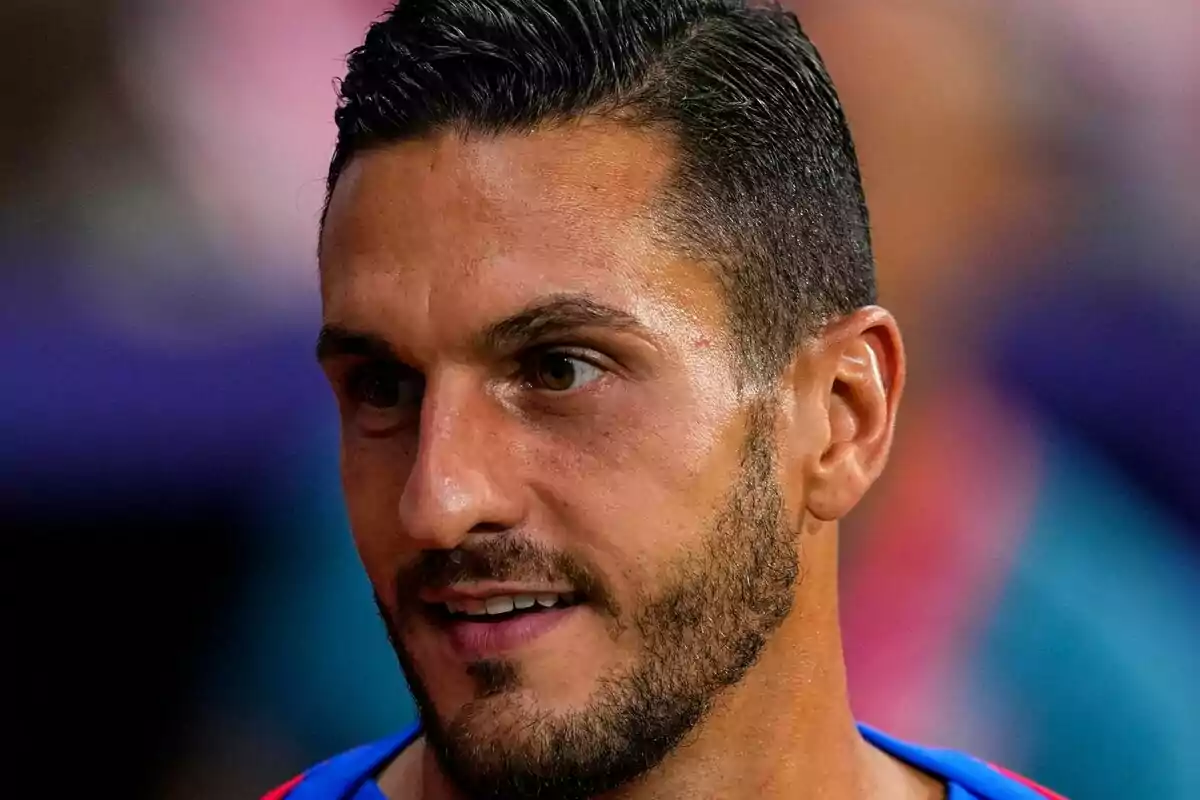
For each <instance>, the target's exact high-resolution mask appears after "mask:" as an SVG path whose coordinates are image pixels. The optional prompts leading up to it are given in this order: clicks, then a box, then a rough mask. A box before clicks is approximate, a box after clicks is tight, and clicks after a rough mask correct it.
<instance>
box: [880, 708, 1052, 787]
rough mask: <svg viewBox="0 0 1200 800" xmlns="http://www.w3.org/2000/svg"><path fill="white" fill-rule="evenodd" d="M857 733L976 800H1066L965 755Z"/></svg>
mask: <svg viewBox="0 0 1200 800" xmlns="http://www.w3.org/2000/svg"><path fill="white" fill-rule="evenodd" d="M859 730H860V731H862V735H863V738H865V739H866V740H867V741H868V742H870V743H871V744H873V745H874V746H875V747H877V748H879V749H880V750H882V751H884V752H885V753H887V754H888V755H890V756H892V757H893V758H898V759H900V760H901V761H904V762H906V763H908V764H911V765H912V766H914V767H916V768H917V769H920V770H922V771H924V772H927V773H929V774H930V775H934V776H936V777H938V778H941V779H942V780H943V781H945V782H946V783H947V784H951V785H954V786H961V787H962V788H963V789H964V790H966V791H967V792H969V793H970V795H969V796H971V797H975V798H978V800H1067V798H1065V797H1063V796H1062V795H1059V794H1055V793H1054V792H1052V791H1050V790H1049V789H1046V788H1045V787H1042V786H1038V785H1037V784H1036V783H1034V782H1033V781H1031V780H1029V779H1028V778H1024V777H1022V776H1020V775H1017V774H1016V773H1014V772H1010V771H1009V770H1006V769H1003V768H1001V767H997V766H995V765H993V764H989V763H987V762H986V761H982V760H980V759H978V758H975V757H974V756H970V755H967V754H966V753H960V752H958V751H956V750H946V749H941V748H933V747H921V746H919V745H915V744H911V743H909V742H903V741H900V740H899V739H895V738H893V737H891V736H888V735H887V734H885V733H883V732H881V731H878V730H876V729H874V728H871V727H869V726H866V725H860V726H859ZM952 794H953V793H952Z"/></svg>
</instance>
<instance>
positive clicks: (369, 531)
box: [341, 441, 407, 602]
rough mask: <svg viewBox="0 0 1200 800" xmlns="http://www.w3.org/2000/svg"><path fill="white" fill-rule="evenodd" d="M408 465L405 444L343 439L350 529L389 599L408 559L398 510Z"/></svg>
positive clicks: (370, 573)
mask: <svg viewBox="0 0 1200 800" xmlns="http://www.w3.org/2000/svg"><path fill="white" fill-rule="evenodd" d="M406 463H407V462H406V454H405V452H403V448H399V447H397V446H395V445H394V444H392V443H388V442H384V441H373V442H369V443H361V442H358V443H356V442H346V441H343V443H342V455H341V468H342V492H343V495H344V496H345V501H346V513H347V517H348V519H349V523H350V532H351V535H352V536H353V538H354V545H355V547H356V548H357V549H358V555H359V558H360V559H361V560H362V563H363V567H364V568H365V569H366V571H367V576H368V577H369V578H370V580H371V583H372V585H374V587H375V589H376V591H377V592H379V594H380V596H381V597H382V598H383V599H384V600H385V601H388V602H390V600H389V598H390V594H391V582H392V580H393V579H394V577H395V575H396V572H397V570H398V568H399V566H400V562H401V561H402V559H403V557H404V556H403V550H402V539H401V537H400V536H399V531H398V529H397V525H398V521H397V512H398V508H399V504H400V497H401V495H402V493H403V491H404V475H405V474H406V470H405V468H404V465H405V464H406Z"/></svg>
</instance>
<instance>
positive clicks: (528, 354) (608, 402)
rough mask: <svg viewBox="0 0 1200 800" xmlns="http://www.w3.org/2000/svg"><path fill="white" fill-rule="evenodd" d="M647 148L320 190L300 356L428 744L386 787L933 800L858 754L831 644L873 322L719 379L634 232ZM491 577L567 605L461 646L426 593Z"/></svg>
mask: <svg viewBox="0 0 1200 800" xmlns="http://www.w3.org/2000/svg"><path fill="white" fill-rule="evenodd" d="M672 159H673V155H672V142H671V140H670V138H669V137H667V136H665V135H663V134H661V133H656V132H652V131H646V130H635V129H632V128H630V127H628V126H625V125H622V124H620V123H617V122H612V121H604V120H591V119H585V120H577V121H573V122H570V123H566V124H562V125H559V126H555V127H546V128H540V129H538V130H536V131H533V132H531V133H528V134H524V135H515V134H511V135H510V134H502V135H499V136H466V137H464V136H463V135H461V134H460V133H458V132H456V131H453V130H449V131H444V132H439V133H437V134H435V135H432V136H430V137H428V138H424V139H420V140H415V141H408V142H402V143H398V144H394V145H389V146H387V147H385V148H380V149H376V150H372V151H369V152H365V153H361V154H359V155H358V156H356V157H355V158H354V160H353V161H352V162H351V163H350V164H349V165H348V167H347V169H346V170H345V172H344V173H343V174H342V176H341V177H340V179H339V180H338V183H337V186H336V188H335V191H334V193H333V196H332V199H331V204H330V209H329V213H328V216H327V219H326V224H325V229H324V234H323V240H322V250H321V281H322V299H323V304H324V317H325V329H324V332H323V334H322V337H321V342H320V344H319V348H318V350H319V357H320V358H321V362H322V365H323V367H324V368H325V370H326V372H327V374H328V376H329V379H330V382H331V384H332V385H333V387H334V391H335V394H336V395H337V398H338V403H339V407H340V411H341V415H342V426H343V433H342V468H343V483H344V488H345V493H346V499H347V506H348V510H349V514H350V520H351V526H352V529H353V532H354V538H355V543H356V545H357V547H358V550H359V553H360V555H361V558H362V561H363V564H364V566H365V567H366V570H367V573H368V576H369V578H370V580H371V582H372V584H373V586H374V588H375V591H376V595H377V598H378V602H379V604H380V610H381V613H382V614H383V616H384V619H385V621H386V622H387V624H388V627H389V630H390V632H391V634H392V637H393V641H394V644H395V645H396V648H397V652H398V655H399V656H400V660H401V663H402V664H403V666H404V668H405V672H406V674H407V675H408V676H409V678H410V682H411V683H412V684H413V688H414V693H415V695H416V696H417V699H418V701H419V704H420V706H421V710H422V716H423V721H424V722H425V725H426V729H427V731H428V735H427V737H426V738H425V739H422V740H421V741H420V742H418V743H417V744H416V745H414V746H412V747H410V748H408V749H407V750H406V751H405V752H404V753H402V754H401V755H400V756H399V757H398V758H397V759H396V760H395V761H394V762H393V763H392V764H391V765H389V766H388V767H387V768H386V769H385V770H384V771H383V772H382V774H381V775H380V776H379V783H380V787H381V788H382V789H383V791H384V792H385V794H387V796H389V797H392V798H453V797H460V796H463V795H464V791H463V790H464V788H466V789H469V790H470V792H471V794H475V795H479V794H483V793H485V792H488V791H491V792H495V793H497V794H499V793H500V791H501V790H500V789H497V788H495V787H496V786H505V785H508V784H504V783H503V781H504V780H507V779H509V778H512V776H513V775H517V776H518V777H516V778H512V780H513V781H514V782H513V783H512V784H511V786H510V789H511V791H512V792H514V793H515V792H517V791H518V790H519V789H522V788H527V787H528V786H530V785H532V784H530V783H528V782H526V783H522V782H521V781H522V780H524V781H529V780H533V779H534V778H545V777H546V776H547V775H548V774H549V773H550V772H554V771H557V772H555V774H558V773H560V772H561V773H562V774H561V775H560V776H559V777H560V778H561V780H560V783H559V784H548V785H553V786H555V787H556V790H555V796H571V793H572V792H577V793H579V795H580V796H586V793H585V791H584V788H583V787H587V786H593V787H595V786H601V784H599V783H596V780H598V777H597V776H600V777H601V778H602V776H603V775H605V774H624V772H628V773H629V778H630V779H629V780H625V781H621V782H620V785H615V786H604V787H603V788H604V792H603V794H604V795H605V796H614V797H616V796H620V797H639V798H640V797H685V796H706V797H729V798H737V797H764V798H770V797H788V798H792V797H812V798H831V799H835V800H836V799H839V798H845V800H850V798H856V799H857V798H931V797H940V796H943V790H942V787H940V786H939V785H938V784H937V783H936V782H935V781H933V780H932V779H930V778H928V777H926V776H924V775H922V774H920V773H917V772H916V771H914V770H911V769H910V768H908V767H907V766H904V765H901V764H899V763H898V762H895V761H893V760H892V759H890V758H889V757H887V756H885V755H883V754H882V753H879V752H878V751H876V750H874V749H873V748H871V747H870V746H868V745H867V744H866V743H865V742H864V741H863V740H862V739H861V737H860V736H859V735H858V733H857V731H856V729H855V727H854V721H853V717H852V715H851V712H850V708H849V702H848V699H847V692H846V685H845V678H844V673H843V667H842V657H841V641H840V637H839V633H838V620H837V583H836V569H837V520H838V519H839V518H841V517H842V516H843V515H844V514H846V513H847V512H848V511H849V510H850V509H851V508H852V507H853V506H854V505H855V504H856V503H857V502H858V500H859V498H860V497H861V496H862V494H863V493H864V492H865V491H866V490H867V488H868V487H869V486H870V484H871V483H872V482H873V481H874V480H875V478H876V477H877V476H878V474H879V472H880V470H881V469H882V467H883V464H884V462H885V461H886V457H887V452H888V448H889V446H890V442H891V438H892V428H893V424H894V420H895V413H896V407H897V404H898V402H899V397H900V394H901V389H902V385H903V376H904V359H903V349H902V346H901V343H900V338H899V333H898V331H897V329H896V326H895V323H894V321H893V320H892V318H891V316H890V315H889V314H888V313H887V312H885V311H883V310H882V309H879V308H867V309H861V310H860V311H858V312H856V313H854V314H852V315H850V316H848V317H846V318H843V319H839V320H835V321H832V322H830V323H829V324H828V325H827V326H826V327H825V328H824V329H823V330H822V331H821V332H820V334H819V335H817V336H815V337H814V338H813V339H812V341H811V342H809V343H808V344H806V345H805V346H804V347H802V348H800V349H799V351H798V352H797V353H796V357H795V359H794V360H793V362H792V363H791V364H790V365H789V366H788V367H787V368H786V369H785V370H784V372H783V374H782V375H780V376H778V377H777V378H772V379H770V380H766V379H754V380H741V379H740V378H741V377H744V376H741V375H740V374H739V372H738V369H739V365H738V364H737V362H736V360H735V357H734V353H735V352H736V348H735V347H734V346H733V342H731V341H730V340H729V333H728V322H727V320H726V318H725V314H726V310H725V305H724V302H723V299H722V296H721V293H720V287H719V284H718V281H717V280H716V278H715V277H714V276H713V274H712V272H711V270H710V268H709V267H708V266H706V265H703V264H698V263H695V262H693V261H689V260H687V259H685V258H683V257H681V256H680V255H678V254H677V253H675V252H673V251H672V249H671V248H670V247H668V246H667V245H666V243H665V242H664V241H663V237H662V236H661V235H660V234H659V231H658V230H657V228H656V224H655V208H656V203H657V202H658V201H659V199H660V197H661V193H662V191H663V189H664V188H665V187H666V186H667V182H668V179H669V175H670V170H671V166H672V163H673V162H672ZM489 582H490V585H491V587H492V588H495V587H496V586H497V585H499V584H503V585H505V586H509V587H513V586H516V587H518V588H524V589H526V590H531V591H532V590H541V591H552V592H571V593H572V594H573V596H576V597H577V598H578V605H576V606H573V607H571V608H568V609H566V611H562V612H558V613H559V614H560V615H559V616H558V617H557V618H556V619H558V620H561V621H559V622H557V623H556V624H555V625H554V626H553V627H551V628H550V629H548V630H546V631H545V632H543V633H542V634H541V635H539V636H537V637H535V638H532V639H531V640H529V641H525V642H523V643H519V644H515V645H512V646H509V647H507V648H503V652H494V653H489V654H486V655H479V654H476V655H474V656H472V655H468V654H464V652H463V651H462V649H461V648H458V649H456V647H455V646H454V645H453V644H452V643H451V640H452V637H451V636H450V635H449V634H448V633H447V632H446V631H447V625H446V621H445V619H444V618H442V617H441V616H439V612H438V611H436V608H440V605H439V602H438V601H439V600H442V599H445V598H446V597H448V596H449V595H446V594H445V592H447V591H454V590H455V587H459V588H461V587H463V586H466V587H468V588H469V589H471V590H472V591H485V590H487V589H488V587H489ZM689 714H690V716H689ZM639 736H642V737H644V740H638V739H637V737H639ZM633 741H637V742H638V751H639V752H641V753H643V754H645V763H638V761H637V759H636V758H634V757H631V755H630V753H629V752H628V751H629V749H630V748H629V747H628V746H627V745H629V744H630V742H633ZM659 750H661V752H658V751H659ZM563 753H566V755H565V756H564V755H563ZM564 763H566V764H569V765H570V768H569V769H568V768H567V767H564V766H563V765H564ZM514 765H516V766H514ZM518 767H519V768H518ZM623 771H624V772H623Z"/></svg>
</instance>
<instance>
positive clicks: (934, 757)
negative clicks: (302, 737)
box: [262, 725, 1065, 800]
mask: <svg viewBox="0 0 1200 800" xmlns="http://www.w3.org/2000/svg"><path fill="white" fill-rule="evenodd" d="M859 730H860V731H862V735H863V737H864V738H865V739H866V740H867V741H868V742H870V743H871V744H873V745H874V746H875V747H878V748H879V749H880V750H882V751H883V752H885V753H888V754H889V755H891V756H893V757H895V758H897V759H899V760H900V761H904V762H906V763H908V764H910V765H912V766H913V767H916V768H917V769H919V770H921V771H923V772H926V773H928V774H930V775H933V776H934V777H936V778H940V779H941V780H942V781H943V782H944V783H945V784H946V786H947V787H948V793H947V800H1065V799H1064V798H1062V797H1060V796H1059V795H1056V794H1054V793H1053V792H1051V791H1048V790H1046V789H1043V788H1041V787H1039V786H1037V785H1035V784H1033V783H1032V782H1030V781H1028V780H1026V779H1024V778H1022V777H1020V776H1018V775H1014V774H1012V773H1010V772H1006V771H1005V770H1003V769H1000V768H998V767H995V766H992V765H991V764H987V763H985V762H983V761H980V760H979V759H977V758H972V757H971V756H968V755H965V754H963V753H959V752H956V751H954V750H941V749H934V748H928V747H918V746H916V745H912V744H908V743H906V742H901V741H898V740H896V739H893V738H892V737H890V736H887V735H886V734H884V733H881V732H879V731H877V730H875V729H874V728H870V727H868V726H866V725H860V726H859ZM418 736H420V730H419V729H416V730H412V731H409V732H408V733H405V734H402V735H399V736H392V737H390V738H387V739H384V740H382V741H379V742H375V743H374V744H368V745H364V746H363V747H359V748H356V749H354V750H351V751H349V752H347V753H343V754H342V755H340V756H337V757H335V758H332V759H330V760H328V761H326V762H324V763H322V764H319V765H317V766H315V767H313V768H312V769H310V770H308V771H307V772H305V773H304V774H302V775H299V776H297V777H296V778H294V779H293V780H291V781H289V782H288V783H286V784H284V785H283V786H281V787H279V788H278V789H275V790H274V791H272V792H268V793H267V794H266V796H264V797H263V799H262V800H387V798H385V797H384V794H383V792H382V791H380V789H379V786H378V785H377V784H376V783H375V775H376V774H378V772H379V771H380V770H381V769H382V768H383V767H384V766H385V765H386V764H387V763H388V762H390V761H391V760H392V759H394V758H395V757H396V756H397V755H398V754H399V753H400V752H401V751H403V750H404V748H406V747H408V745H410V744H411V743H412V742H413V740H415V739H416V738H417V737H418Z"/></svg>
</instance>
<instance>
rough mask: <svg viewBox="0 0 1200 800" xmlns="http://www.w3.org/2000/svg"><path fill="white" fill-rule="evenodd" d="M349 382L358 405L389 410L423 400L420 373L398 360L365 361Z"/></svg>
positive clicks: (349, 389) (352, 396) (350, 389)
mask: <svg viewBox="0 0 1200 800" xmlns="http://www.w3.org/2000/svg"><path fill="white" fill-rule="evenodd" d="M347 383H348V386H347V389H348V391H349V394H350V397H351V398H352V399H353V400H354V402H355V404H356V405H359V406H366V407H369V408H371V409H375V410H379V411H389V410H393V409H396V408H400V407H403V406H406V405H410V404H412V403H414V402H416V403H419V402H420V395H421V391H422V386H421V385H420V384H421V379H420V376H419V375H416V374H414V373H413V372H412V370H408V369H405V368H404V367H402V366H401V365H399V364H387V363H371V364H363V365H362V366H360V367H358V368H357V369H355V370H354V371H353V372H352V373H351V374H350V376H349V379H348V381H347Z"/></svg>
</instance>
